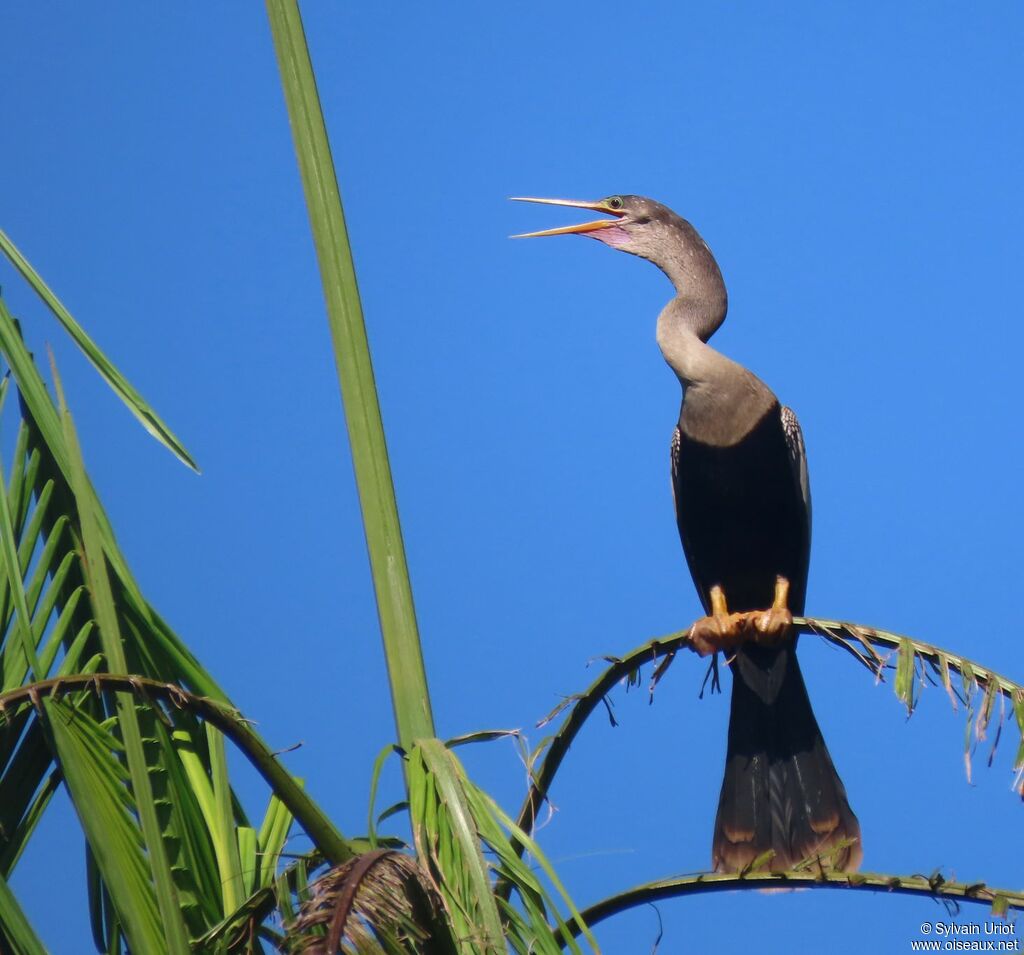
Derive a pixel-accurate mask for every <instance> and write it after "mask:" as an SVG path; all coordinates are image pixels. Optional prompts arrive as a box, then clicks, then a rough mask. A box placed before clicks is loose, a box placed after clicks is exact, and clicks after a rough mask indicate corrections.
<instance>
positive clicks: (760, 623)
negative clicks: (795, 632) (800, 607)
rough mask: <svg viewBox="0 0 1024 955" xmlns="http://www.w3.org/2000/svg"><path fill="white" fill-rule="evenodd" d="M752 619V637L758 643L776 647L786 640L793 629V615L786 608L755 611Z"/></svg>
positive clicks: (751, 616) (750, 615)
mask: <svg viewBox="0 0 1024 955" xmlns="http://www.w3.org/2000/svg"><path fill="white" fill-rule="evenodd" d="M747 616H749V617H750V618H751V621H750V623H751V625H752V630H753V633H752V636H753V638H754V640H755V641H756V642H757V643H763V644H767V645H768V646H774V645H777V644H779V643H782V642H783V641H784V640H786V639H787V638H788V637H789V635H790V632H791V631H792V629H793V614H792V613H790V611H789V610H788V609H787V608H786V607H772V608H771V609H770V610H755V611H754V612H753V613H750V614H747Z"/></svg>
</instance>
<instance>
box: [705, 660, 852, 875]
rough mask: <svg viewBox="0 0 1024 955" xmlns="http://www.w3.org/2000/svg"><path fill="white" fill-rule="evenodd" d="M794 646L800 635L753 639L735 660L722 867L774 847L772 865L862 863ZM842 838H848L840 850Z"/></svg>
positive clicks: (848, 867)
mask: <svg viewBox="0 0 1024 955" xmlns="http://www.w3.org/2000/svg"><path fill="white" fill-rule="evenodd" d="M795 651H796V644H795V641H789V642H788V643H786V644H785V645H783V646H782V647H774V648H768V647H760V646H747V647H744V648H743V649H742V650H740V651H739V653H738V654H737V656H736V658H735V660H734V661H733V663H732V671H733V681H732V707H731V710H730V714H729V748H728V751H727V753H726V758H725V779H724V780H723V781H722V795H721V797H720V798H719V802H718V815H717V817H716V819H715V838H714V845H713V849H712V852H713V860H714V868H715V870H716V871H719V872H739V871H741V870H743V869H744V868H746V867H748V866H750V864H751V863H752V862H754V861H755V860H757V859H759V858H761V857H763V856H765V853H767V852H768V851H769V850H772V852H773V854H772V856H771V858H770V861H766V862H765V863H764V867H765V868H769V869H771V870H773V871H783V870H785V869H790V868H792V867H793V866H794V865H796V864H797V863H799V862H802V861H803V860H805V859H808V858H813V857H819V858H820V859H821V864H822V865H824V866H825V867H827V868H829V869H839V870H843V871H853V870H855V869H856V868H857V867H858V866H859V865H860V861H861V857H862V851H861V845H860V825H859V824H858V822H857V817H856V816H855V815H854V814H853V811H852V810H851V809H850V804H849V802H847V800H846V790H845V789H844V788H843V783H842V781H841V780H840V779H839V774H838V773H837V772H836V769H835V766H833V765H832V759H831V757H830V756H829V754H828V750H827V749H826V748H825V740H824V739H823V738H822V735H821V730H820V729H818V722H817V720H815V718H814V712H813V710H812V709H811V701H810V698H809V697H808V696H807V688H806V687H805V686H804V679H803V676H802V675H801V673H800V667H799V665H798V664H797V659H796V652H795ZM843 843H849V844H848V845H846V846H845V847H843V848H837V847H838V846H840V845H841V844H843ZM759 868H760V866H759Z"/></svg>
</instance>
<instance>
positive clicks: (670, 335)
mask: <svg viewBox="0 0 1024 955" xmlns="http://www.w3.org/2000/svg"><path fill="white" fill-rule="evenodd" d="M686 224H687V225H689V223H686ZM690 228H691V229H692V226H691V227H690ZM687 238H688V239H689V240H690V241H687V242H685V243H681V244H680V245H679V246H678V247H676V248H675V249H673V254H670V255H666V256H664V257H661V256H659V257H658V259H655V258H654V257H653V256H652V258H651V260H652V261H653V262H654V264H655V265H657V266H658V267H659V268H660V269H661V270H662V271H663V272H664V273H665V274H666V275H667V276H668V277H669V279H670V280H671V281H672V284H673V285H674V286H675V288H676V293H677V294H676V297H675V298H674V299H672V301H671V302H669V303H668V305H666V306H665V308H664V309H662V312H661V314H660V315H659V316H658V331H657V338H658V346H659V347H660V348H661V353H662V355H664V356H665V361H667V362H668V363H669V366H670V367H671V368H672V370H673V371H674V372H675V373H676V375H677V377H678V378H679V380H680V381H681V382H682V383H683V384H686V385H689V384H694V383H697V382H700V381H705V380H707V379H708V377H709V376H710V375H712V374H713V373H714V371H715V369H717V368H721V367H722V365H723V364H725V363H730V362H729V360H728V359H727V358H725V356H724V355H720V354H719V353H718V352H716V351H715V350H714V349H713V348H711V347H710V346H709V345H707V341H708V339H709V338H710V337H711V336H712V335H713V334H714V333H715V332H716V331H717V329H718V327H719V326H720V325H721V324H722V322H724V321H725V313H726V309H727V307H728V300H727V297H726V292H725V282H724V281H723V280H722V273H721V272H720V271H719V268H718V264H717V263H716V262H715V259H714V257H713V256H712V255H711V250H710V249H708V247H707V246H706V245H705V244H704V242H703V240H702V239H701V238H700V236H698V235H697V233H696V232H695V231H694V232H693V234H692V236H687ZM694 240H696V241H694ZM659 259H660V261H659ZM730 364H731V363H730Z"/></svg>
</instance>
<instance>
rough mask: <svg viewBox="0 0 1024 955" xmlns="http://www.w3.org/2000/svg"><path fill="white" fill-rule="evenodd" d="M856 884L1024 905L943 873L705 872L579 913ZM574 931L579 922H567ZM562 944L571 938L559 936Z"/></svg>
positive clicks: (1019, 896) (996, 907)
mask: <svg viewBox="0 0 1024 955" xmlns="http://www.w3.org/2000/svg"><path fill="white" fill-rule="evenodd" d="M780 887H784V888H801V889H804V888H808V889H810V888H814V889H855V890H861V891H865V892H886V893H889V894H896V895H923V896H928V897H929V898H933V899H940V900H942V901H946V902H952V903H954V904H959V903H961V902H968V903H974V904H979V905H989V906H991V908H992V914H993V915H996V916H1004V915H1006V913H1007V912H1008V911H1009V910H1010V909H1016V910H1024V893H1022V892H1014V891H1011V890H1009V889H995V888H990V887H989V886H987V885H986V884H985V883H984V882H974V883H968V882H947V881H946V880H945V879H944V878H943V877H942V876H941V875H933V876H931V877H930V878H926V877H925V876H923V875H887V874H885V873H880V872H861V873H843V872H821V871H818V872H803V871H801V872H748V873H746V874H741V875H722V874H719V873H712V872H705V873H699V874H697V875H688V876H681V877H679V878H675V879H661V880H659V881H657V882H648V883H647V884H646V885H638V886H635V887H633V888H631V889H627V890H626V891H625V892H620V893H619V894H617V895H613V896H610V897H609V898H607V899H602V900H601V901H600V902H598V903H596V904H595V905H592V906H590V907H589V908H587V909H584V910H583V912H581V913H580V914H581V916H582V918H583V921H584V922H585V923H586V924H587V925H589V926H591V927H593V926H594V925H596V924H597V923H598V922H601V921H604V919H606V918H610V917H611V916H613V915H617V914H618V913H620V912H625V911H626V910H627V909H632V908H636V907H637V906H639V905H648V904H649V903H651V902H658V901H660V900H662V899H674V898H678V897H679V896H684V895H694V894H697V893H700V892H730V891H735V890H737V889H761V890H764V889H766V888H775V889H777V888H780ZM566 927H567V929H568V931H569V932H575V931H576V930H577V929H576V926H575V924H574V923H570V924H569V925H567V926H566ZM559 941H560V942H561V944H562V945H563V946H565V945H567V944H568V941H569V940H568V938H566V937H565V935H564V934H563V935H561V936H560V938H559Z"/></svg>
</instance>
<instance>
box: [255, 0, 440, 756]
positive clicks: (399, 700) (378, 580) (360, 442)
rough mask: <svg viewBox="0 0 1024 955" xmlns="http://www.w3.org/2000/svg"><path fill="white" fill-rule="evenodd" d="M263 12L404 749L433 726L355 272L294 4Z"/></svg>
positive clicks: (279, 2)
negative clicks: (308, 229)
mask: <svg viewBox="0 0 1024 955" xmlns="http://www.w3.org/2000/svg"><path fill="white" fill-rule="evenodd" d="M267 12H268V15H269V18H270V27H271V32H272V34H273V38H274V47H275V50H276V52H277V61H278V66H279V68H280V71H281V81H282V85H283V87H284V95H285V102H286V104H287V107H288V116H289V119H290V121H291V128H292V136H293V138H294V140H295V151H296V153H297V154H298V160H299V171H300V173H301V177H302V186H303V190H304V191H305V195H306V206H307V209H308V211H309V219H310V224H311V225H312V229H313V240H314V242H315V244H316V251H317V258H318V259H319V262H320V276H321V280H322V282H323V287H324V297H325V299H326V301H327V317H328V322H329V324H330V328H331V337H332V340H333V343H334V358H335V362H336V363H337V366H338V377H339V378H340V380H341V393H342V399H343V402H344V405H345V418H346V420H347V422H348V433H349V440H350V442H351V446H352V462H353V465H354V467H355V472H356V483H357V485H358V488H359V499H360V504H361V507H362V513H363V526H364V527H365V529H366V540H367V545H368V548H369V552H370V565H371V569H372V571H373V581H374V587H375V589H376V593H377V610H378V613H379V615H380V625H381V634H382V636H383V639H384V652H385V655H386V657H387V664H388V673H389V676H390V679H391V699H392V705H393V707H394V711H395V722H396V724H397V727H398V738H399V741H400V742H401V744H402V747H403V748H404V749H406V750H408V749H410V748H411V747H412V744H413V741H414V740H417V739H422V738H427V737H432V736H434V725H433V716H432V714H431V710H430V697H429V694H428V691H427V678H426V672H425V670H424V667H423V655H422V650H421V648H420V640H419V633H418V630H417V627H416V613H415V610H414V608H413V599H412V587H411V585H410V582H409V571H408V567H407V566H406V560H405V548H404V545H403V543H402V531H401V527H400V525H399V521H398V507H397V504H396V502H395V491H394V484H393V482H392V480H391V468H390V465H389V463H388V453H387V445H386V443H385V440H384V427H383V424H382V422H381V416H380V406H379V403H378V401H377V390H376V386H375V384H374V377H373V365H372V363H371V361H370V349H369V345H368V343H367V339H366V327H365V325H364V323H363V313H362V307H361V305H360V302H359V290H358V288H357V286H356V274H355V267H354V265H353V262H352V252H351V249H350V248H349V242H348V233H347V231H346V228H345V216H344V212H343V211H342V206H341V194H340V192H339V190H338V181H337V177H336V176H335V172H334V163H333V161H332V159H331V149H330V145H329V143H328V140H327V129H326V127H325V126H324V118H323V113H322V112H321V109H320V98H319V96H318V94H317V89H316V80H315V78H314V76H313V66H312V64H311V62H310V59H309V50H308V48H307V46H306V37H305V34H304V32H303V28H302V19H301V17H300V15H299V8H298V3H297V2H296V0H267Z"/></svg>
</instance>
